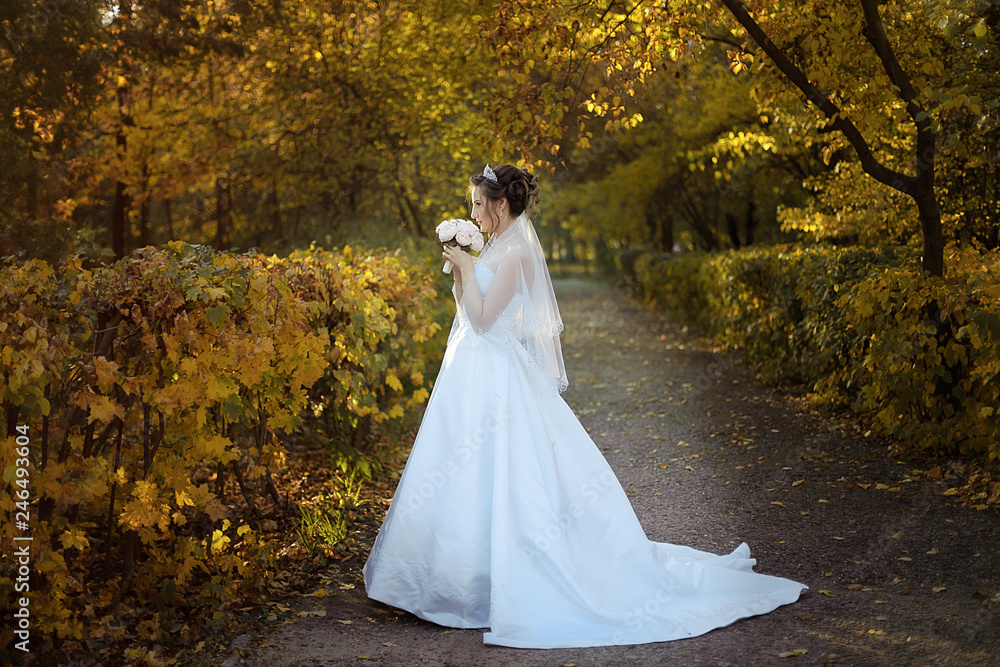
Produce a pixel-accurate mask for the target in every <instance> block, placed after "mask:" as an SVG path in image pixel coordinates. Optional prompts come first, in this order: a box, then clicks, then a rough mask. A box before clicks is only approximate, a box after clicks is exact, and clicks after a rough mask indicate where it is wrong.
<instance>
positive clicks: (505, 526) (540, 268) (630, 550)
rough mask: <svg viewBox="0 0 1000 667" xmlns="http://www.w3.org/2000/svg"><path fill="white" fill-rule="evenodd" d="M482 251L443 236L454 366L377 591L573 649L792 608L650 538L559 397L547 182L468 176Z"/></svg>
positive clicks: (765, 582) (793, 585)
mask: <svg viewBox="0 0 1000 667" xmlns="http://www.w3.org/2000/svg"><path fill="white" fill-rule="evenodd" d="M470 181H471V187H470V193H471V198H472V217H473V218H474V219H475V220H476V221H477V222H478V223H479V225H480V227H481V228H482V229H483V231H484V232H487V233H488V234H489V235H490V237H489V241H488V242H487V244H486V247H485V248H484V249H483V251H482V252H481V253H480V255H479V257H478V258H473V257H472V256H471V255H469V254H468V253H465V252H463V251H461V250H459V249H458V248H455V247H452V246H445V249H444V253H443V256H444V258H445V259H447V260H449V261H451V262H452V263H453V264H454V267H455V268H454V277H455V285H454V289H453V294H454V296H455V299H456V304H457V306H458V312H457V313H456V315H455V320H454V322H453V325H452V328H451V333H450V335H449V337H448V346H447V349H446V351H445V356H444V360H443V361H442V364H441V369H440V371H439V372H438V376H437V380H436V381H435V384H434V388H433V390H432V392H431V395H430V398H429V400H428V403H427V407H426V410H425V412H424V417H423V421H422V423H421V425H420V429H419V430H418V432H417V436H416V440H415V441H414V444H413V449H412V451H411V452H410V456H409V458H408V460H407V462H406V467H405V469H404V470H403V474H402V476H401V477H400V480H399V485H398V486H397V488H396V492H395V495H394V496H393V499H392V503H391V505H390V507H389V511H388V513H387V515H386V518H385V521H384V522H383V524H382V527H381V529H380V530H379V533H378V536H377V537H376V539H375V544H374V545H373V547H372V551H371V554H370V556H369V558H368V561H367V562H366V563H365V566H364V579H365V589H366V591H367V593H368V596H369V597H370V598H372V599H374V600H379V601H381V602H384V603H386V604H389V605H392V606H394V607H398V608H400V609H404V610H406V611H409V612H411V613H413V614H415V615H417V616H419V617H421V618H423V619H426V620H428V621H432V622H434V623H437V624H439V625H444V626H449V627H456V628H488V629H489V631H488V632H486V633H485V634H484V635H483V640H484V642H485V643H487V644H499V645H503V646H514V647H521V648H560V647H581V646H607V645H618V644H642V643H647V642H658V641H667V640H673V639H683V638H686V637H694V636H697V635H700V634H703V633H705V632H708V631H709V630H712V629H714V628H718V627H722V626H725V625H729V624H730V623H732V622H733V621H736V620H737V619H740V618H744V617H747V616H752V615H756V614H764V613H767V612H769V611H772V610H773V609H775V608H776V607H778V606H780V605H783V604H788V603H790V602H794V601H795V600H797V599H798V597H799V593H800V592H801V591H802V590H803V589H804V588H806V587H805V586H804V585H802V584H800V583H797V582H794V581H791V580H788V579H783V578H779V577H773V576H768V575H763V574H758V573H755V572H754V571H753V565H754V564H755V561H754V560H753V559H751V558H750V551H749V548H748V547H747V545H746V544H741V545H740V546H739V547H738V548H737V549H736V550H735V551H733V552H732V553H731V554H728V555H723V556H718V555H715V554H711V553H707V552H703V551H697V550H695V549H692V548H690V547H684V546H677V545H672V544H667V543H663V542H652V541H650V540H649V539H648V538H647V537H646V534H645V532H644V531H643V529H642V526H640V524H639V521H638V519H637V518H636V515H635V512H634V511H633V509H632V506H631V504H630V503H629V501H628V498H627V496H626V495H625V492H624V490H623V489H622V487H621V485H620V484H619V482H618V480H617V478H616V477H615V475H614V473H613V472H612V470H611V467H610V466H609V465H608V463H607V462H606V461H605V459H604V457H603V456H602V455H601V453H600V451H599V450H598V448H597V446H596V445H595V444H594V442H593V441H592V440H591V439H590V436H589V435H588V434H587V431H586V430H585V429H584V428H583V426H582V425H581V424H580V422H579V421H578V420H577V419H576V415H574V413H573V411H572V409H571V408H570V407H569V405H568V404H567V403H566V402H565V401H564V400H563V398H562V397H561V396H560V393H561V392H562V391H563V390H565V389H566V387H567V386H568V381H567V378H566V370H565V367H564V364H563V358H562V350H561V347H560V344H559V333H560V332H561V331H562V328H563V327H562V320H561V318H560V316H559V309H558V306H557V304H556V299H555V294H554V292H553V290H552V281H551V279H550V277H549V273H548V269H547V267H546V264H545V259H544V255H543V253H542V248H541V246H540V245H539V242H538V237H537V236H536V235H535V230H534V227H533V225H532V224H531V221H530V219H529V218H528V214H529V213H530V211H531V209H532V206H533V205H534V204H535V203H536V202H537V198H538V197H537V193H538V185H537V181H536V179H535V177H534V176H532V175H530V174H529V173H527V172H526V171H524V170H521V169H518V168H517V167H514V166H511V165H502V166H500V167H497V168H496V170H493V169H490V167H489V165H487V167H486V169H484V171H483V173H482V174H481V175H476V176H473V177H472V178H471V179H470Z"/></svg>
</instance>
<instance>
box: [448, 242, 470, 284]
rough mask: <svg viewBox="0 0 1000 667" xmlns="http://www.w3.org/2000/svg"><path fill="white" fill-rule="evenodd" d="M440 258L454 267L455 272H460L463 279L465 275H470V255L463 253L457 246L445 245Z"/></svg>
mask: <svg viewBox="0 0 1000 667" xmlns="http://www.w3.org/2000/svg"><path fill="white" fill-rule="evenodd" d="M441 256H442V257H444V258H445V259H447V260H449V261H450V262H451V263H452V264H454V265H455V270H456V271H461V272H462V277H463V278H464V277H465V275H466V273H470V274H471V273H472V255H470V254H469V253H467V252H465V251H464V250H462V249H461V248H459V247H458V246H457V245H446V246H445V247H444V252H442V253H441Z"/></svg>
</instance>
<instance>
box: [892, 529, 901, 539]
mask: <svg viewBox="0 0 1000 667" xmlns="http://www.w3.org/2000/svg"><path fill="white" fill-rule="evenodd" d="M902 536H903V531H899V532H898V533H896V534H895V535H893V536H892V539H894V540H898V539H899V538H901V537H902Z"/></svg>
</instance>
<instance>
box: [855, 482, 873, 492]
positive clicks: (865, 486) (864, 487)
mask: <svg viewBox="0 0 1000 667" xmlns="http://www.w3.org/2000/svg"><path fill="white" fill-rule="evenodd" d="M858 486H860V487H861V488H862V489H864V490H865V491H867V490H868V489H869V488H870V487H871V484H861V483H860V482H859V483H858Z"/></svg>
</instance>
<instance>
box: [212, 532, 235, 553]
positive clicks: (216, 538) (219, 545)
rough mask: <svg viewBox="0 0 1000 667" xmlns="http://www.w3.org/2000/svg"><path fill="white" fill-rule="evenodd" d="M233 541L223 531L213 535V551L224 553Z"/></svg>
mask: <svg viewBox="0 0 1000 667" xmlns="http://www.w3.org/2000/svg"><path fill="white" fill-rule="evenodd" d="M230 541H231V540H230V539H229V538H228V537H226V534H225V533H223V532H222V531H221V530H216V531H215V532H213V533H212V551H222V550H223V549H225V548H226V545H227V544H229V542H230Z"/></svg>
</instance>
